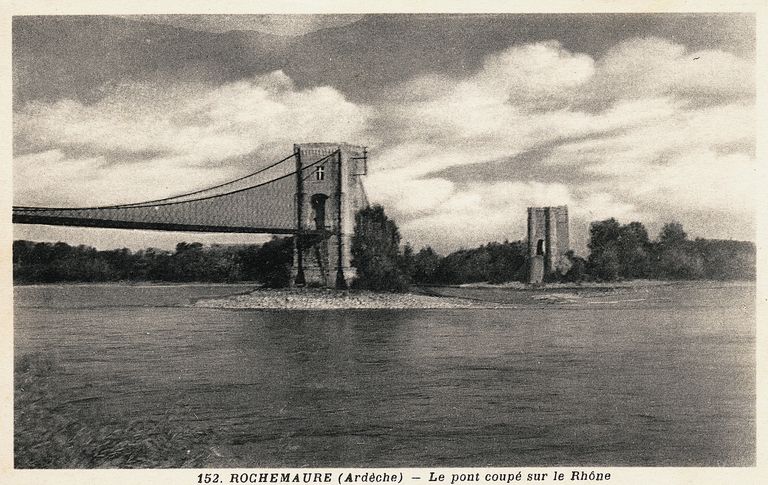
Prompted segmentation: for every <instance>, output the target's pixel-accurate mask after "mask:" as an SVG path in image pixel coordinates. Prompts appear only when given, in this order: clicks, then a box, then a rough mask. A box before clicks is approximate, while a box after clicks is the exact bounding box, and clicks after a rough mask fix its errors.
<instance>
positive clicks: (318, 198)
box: [311, 194, 328, 231]
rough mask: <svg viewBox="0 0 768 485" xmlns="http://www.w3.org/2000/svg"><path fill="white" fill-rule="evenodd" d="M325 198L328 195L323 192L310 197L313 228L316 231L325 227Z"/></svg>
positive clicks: (326, 198)
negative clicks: (313, 221)
mask: <svg viewBox="0 0 768 485" xmlns="http://www.w3.org/2000/svg"><path fill="white" fill-rule="evenodd" d="M327 200H328V196H327V195H325V194H315V195H313V196H312V199H311V202H312V214H313V218H314V220H315V229H316V230H318V231H322V230H324V229H325V202H326V201H327Z"/></svg>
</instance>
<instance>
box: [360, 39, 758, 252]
mask: <svg viewBox="0 0 768 485" xmlns="http://www.w3.org/2000/svg"><path fill="white" fill-rule="evenodd" d="M694 58H697V59H694ZM401 89H402V90H403V94H402V96H393V97H392V99H394V100H395V101H394V104H387V105H383V106H380V107H379V108H380V110H381V113H382V116H383V117H384V118H385V119H386V120H387V122H386V123H381V124H382V125H383V126H388V127H390V131H389V132H388V133H387V134H386V136H385V138H386V139H387V140H388V143H387V145H385V146H383V147H381V148H380V149H379V151H378V153H377V154H376V157H375V165H374V167H375V168H374V176H373V177H371V180H370V182H371V185H372V186H373V187H372V191H371V192H372V193H374V194H376V197H374V199H376V198H379V200H380V201H383V202H385V204H387V206H388V207H392V208H393V209H394V210H395V211H396V213H397V214H398V215H402V216H403V218H404V222H405V225H404V230H403V233H404V234H405V235H406V236H408V237H412V238H414V239H416V240H418V239H423V240H425V241H428V242H430V243H432V244H440V241H441V237H440V235H441V234H443V235H444V234H452V236H451V237H452V239H453V238H454V237H460V238H463V239H462V241H461V244H465V245H467V244H470V242H472V243H476V242H482V241H486V240H489V239H492V238H503V237H506V236H505V235H507V234H508V235H509V237H510V238H517V237H521V235H522V234H523V232H521V231H523V230H524V228H523V225H524V224H525V215H524V214H525V208H526V207H527V206H528V205H543V204H550V203H552V204H555V203H556V204H560V203H567V204H568V205H569V206H570V207H571V214H572V220H574V221H577V222H578V224H580V225H582V226H584V227H586V226H587V224H588V222H589V221H591V220H596V219H604V218H607V217H616V218H618V219H620V220H622V221H627V222H629V221H631V220H641V221H649V222H653V221H658V220H663V219H665V218H666V219H668V218H670V217H674V216H673V215H672V214H673V213H674V212H676V211H677V212H679V213H681V214H682V213H685V214H687V215H688V216H691V217H696V216H695V214H697V213H699V214H701V213H703V212H706V211H710V210H736V211H739V212H740V213H741V214H752V213H753V210H754V205H753V204H751V203H748V201H745V199H744V198H743V197H742V194H743V191H744V190H751V189H753V187H752V186H751V185H749V184H748V183H746V182H747V181H748V180H747V179H749V177H750V175H754V170H755V164H756V162H755V161H754V159H753V157H754V155H753V149H754V148H753V147H754V143H755V141H754V140H755V129H754V126H755V119H754V117H755V114H754V102H753V99H752V97H753V90H754V82H753V79H752V69H751V65H750V63H748V62H747V61H744V60H741V59H739V58H737V57H736V56H734V55H732V54H729V53H726V52H722V51H715V50H708V51H699V52H690V51H688V49H686V47H685V46H682V45H679V44H674V43H672V42H669V41H667V40H664V39H656V38H649V39H632V40H629V41H626V42H623V43H621V44H619V45H617V46H615V47H614V48H613V49H611V50H610V51H609V52H608V53H607V54H606V55H605V56H604V57H602V58H600V59H592V58H590V57H589V56H586V55H583V54H578V53H571V52H568V51H567V50H565V49H564V48H563V47H562V46H561V45H560V44H559V43H557V42H543V43H538V44H530V45H522V46H515V47H511V48H509V49H507V50H505V51H503V52H500V53H498V54H496V55H493V56H490V57H489V58H487V59H486V60H485V62H484V63H483V65H482V68H481V69H480V70H479V71H478V72H477V73H475V74H473V75H471V76H469V77H467V78H465V79H462V80H458V81H451V80H450V79H448V78H445V77H442V76H439V75H431V76H424V77H422V78H418V79H414V80H411V81H409V82H408V83H405V84H404V85H402V86H401ZM388 102H391V100H388ZM542 149H544V150H546V153H547V155H546V157H545V159H544V160H543V161H542V162H536V163H540V164H542V165H543V166H544V167H549V171H550V172H555V173H560V174H561V175H560V177H559V178H560V179H561V180H562V182H561V183H560V184H552V183H551V179H550V180H549V181H547V180H544V179H543V180H537V179H536V176H535V175H534V176H533V177H534V178H533V179H530V175H528V176H526V177H521V178H520V179H518V180H516V181H515V180H513V181H510V182H509V183H496V182H488V183H486V184H480V183H473V181H472V180H461V181H460V180H454V179H450V180H448V181H449V182H455V183H459V182H460V183H461V184H462V187H460V188H457V187H456V186H453V187H451V186H450V185H449V184H447V183H446V181H445V180H442V179H440V182H439V183H437V182H435V176H434V175H433V174H435V173H437V172H440V171H442V170H444V169H447V168H450V167H456V166H462V165H473V164H482V163H485V162H489V161H496V160H503V159H511V158H512V157H514V156H516V155H518V154H521V153H524V152H526V151H529V150H542ZM719 153H721V154H719ZM539 168H540V170H539V171H538V173H545V172H546V171H547V170H546V169H543V168H541V167H539ZM462 173H466V171H464V172H462ZM505 173H509V172H505ZM570 173H573V174H575V175H576V174H578V175H581V177H580V178H579V180H583V179H584V178H585V177H589V176H590V175H591V174H592V175H594V176H595V178H594V180H592V181H591V182H587V183H584V182H578V183H577V182H575V181H570V180H569V174H570ZM513 177H514V175H513ZM574 178H577V177H574ZM414 181H419V182H414ZM537 183H538V185H537ZM421 184H423V185H421ZM516 184H517V185H516ZM380 186H381V187H382V188H380ZM558 188H559V189H558ZM556 189H558V190H561V192H558V190H556ZM563 189H564V191H562V190H563ZM417 190H420V191H422V193H424V194H425V197H424V200H423V201H418V202H417V201H415V199H417V198H416V197H414V196H413V195H412V194H413V192H415V191H417ZM537 191H538V192H537ZM542 191H543V192H542ZM406 193H407V194H409V196H408V197H404V196H403V194H406ZM537 193H544V194H545V196H542V197H537V196H535V194H537ZM436 194H437V195H436ZM553 195H557V196H553ZM683 222H685V221H683ZM692 222H697V221H693V220H692ZM457 230H458V231H459V232H460V233H461V234H464V233H467V234H473V235H474V236H471V237H470V236H463V235H460V236H455V235H454V234H455V233H456V231H457ZM715 232H717V229H716V228H714V227H713V233H715ZM705 235H706V234H705ZM469 239H472V241H470V240H469Z"/></svg>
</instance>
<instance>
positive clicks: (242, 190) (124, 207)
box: [14, 150, 340, 211]
mask: <svg viewBox="0 0 768 485" xmlns="http://www.w3.org/2000/svg"><path fill="white" fill-rule="evenodd" d="M339 152H340V150H335V151H333V152H332V153H329V154H328V155H326V156H324V157H323V158H321V159H319V160H316V161H314V162H312V163H310V164H309V165H305V166H303V167H302V168H301V170H302V171H304V170H306V169H308V168H311V167H313V166H315V165H317V164H319V163H322V162H324V161H326V160H327V159H329V158H331V157H332V156H334V155H336V154H338V153H339ZM294 155H295V153H294ZM294 155H291V156H294ZM289 158H291V157H288V158H286V159H284V160H281V161H280V162H283V161H285V160H288V159H289ZM280 162H278V163H280ZM264 170H266V169H264ZM296 173H298V172H297V171H296V170H294V171H292V172H289V173H287V174H285V175H281V176H280V177H277V178H274V179H272V180H268V181H266V182H262V183H260V184H256V185H251V186H249V187H244V188H241V189H237V190H233V191H231V192H224V193H222V194H214V195H209V196H206V197H199V198H197V199H189V200H181V201H171V202H161V203H159V204H148V205H143V204H147V203H146V202H141V203H135V204H123V205H112V206H100V207H71V208H70V207H23V206H15V207H14V209H19V210H30V211H83V210H99V209H135V208H146V207H161V206H168V205H178V204H186V203H191V202H199V201H203V200H209V199H216V198H219V197H224V196H227V195H233V194H237V193H240V192H245V191H246V190H252V189H256V188H259V187H263V186H265V185H269V184H271V183H273V182H277V181H278V180H282V179H285V178H288V177H292V176H294V175H296ZM251 175H253V174H251ZM178 197H181V196H176V198H178ZM168 199H171V198H166V200H168ZM158 200H162V199H158ZM140 204H141V205H140Z"/></svg>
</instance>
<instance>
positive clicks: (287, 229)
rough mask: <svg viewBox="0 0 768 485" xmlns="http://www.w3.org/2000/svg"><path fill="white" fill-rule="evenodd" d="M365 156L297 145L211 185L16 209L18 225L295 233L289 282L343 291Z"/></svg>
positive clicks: (361, 200)
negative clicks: (122, 200)
mask: <svg viewBox="0 0 768 485" xmlns="http://www.w3.org/2000/svg"><path fill="white" fill-rule="evenodd" d="M366 173H367V151H366V149H365V148H364V147H359V146H354V145H349V144H346V143H342V144H338V143H305V144H297V145H294V150H293V153H291V154H290V155H288V156H286V157H285V158H282V159H280V160H278V161H276V162H274V163H270V164H268V165H266V166H264V167H261V168H259V169H258V170H256V171H254V172H252V173H249V174H247V175H244V176H242V177H239V178H237V179H234V180H230V181H228V182H225V183H221V184H217V185H214V186H212V187H206V188H203V189H199V190H195V191H192V192H187V193H183V194H178V195H173V196H169V197H165V198H160V199H153V200H147V201H143V202H135V203H127V204H114V205H102V206H93V207H29V206H14V207H13V222H14V223H16V224H43V225H56V226H77V227H100V228H113V229H143V230H157V231H187V232H219V233H257V234H276V235H294V236H295V237H294V240H295V244H294V246H295V249H294V276H295V282H296V284H298V285H303V284H305V283H306V282H308V281H314V282H316V283H318V284H321V285H323V286H331V282H332V279H331V277H330V271H331V268H335V269H336V278H335V286H337V287H345V286H346V277H345V273H346V274H347V276H348V275H349V274H350V273H351V272H353V269H352V268H351V265H350V263H351V254H350V251H349V248H350V238H351V234H352V230H353V223H354V214H355V212H356V211H357V210H358V209H360V208H362V207H364V206H366V205H367V204H368V201H367V198H366V196H365V190H364V187H363V184H362V180H361V177H362V176H364V175H365V174H366Z"/></svg>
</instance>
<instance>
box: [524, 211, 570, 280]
mask: <svg viewBox="0 0 768 485" xmlns="http://www.w3.org/2000/svg"><path fill="white" fill-rule="evenodd" d="M568 246H569V240H568V207H567V206H557V207H529V208H528V282H529V283H541V282H543V281H544V280H545V279H546V278H547V277H548V276H549V275H551V274H553V273H555V271H557V269H563V267H564V266H565V265H567V257H566V253H567V252H568V249H569V247H568Z"/></svg>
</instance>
